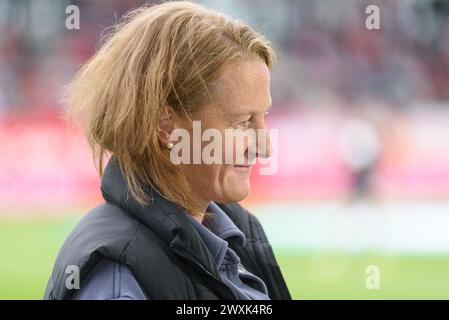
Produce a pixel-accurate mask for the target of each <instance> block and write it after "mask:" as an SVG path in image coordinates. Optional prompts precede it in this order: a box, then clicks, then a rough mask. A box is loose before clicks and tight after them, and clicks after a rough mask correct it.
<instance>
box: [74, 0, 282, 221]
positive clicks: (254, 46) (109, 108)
mask: <svg viewBox="0 0 449 320" xmlns="http://www.w3.org/2000/svg"><path fill="white" fill-rule="evenodd" d="M248 55H255V56H258V57H260V58H262V59H263V61H265V63H266V64H267V66H268V67H269V68H271V67H272V65H273V64H274V62H275V52H274V49H273V47H272V45H271V44H270V42H269V41H268V40H266V39H265V38H264V37H263V36H262V35H261V34H259V33H257V32H256V31H255V30H254V29H252V28H251V27H249V26H248V25H246V24H245V23H243V22H241V21H238V20H235V19H233V18H230V17H228V16H225V15H223V14H221V13H218V12H216V11H213V10H210V9H207V8H205V7H203V6H201V5H199V4H195V3H191V2H187V1H176V2H166V3H162V4H158V5H150V6H145V7H141V8H138V9H136V10H133V11H131V12H130V13H128V14H127V15H126V16H125V17H124V19H123V21H122V22H121V23H120V24H119V25H117V26H116V27H115V29H114V32H112V33H111V34H110V35H108V36H107V37H106V38H105V42H104V43H103V45H102V46H101V48H100V49H99V50H98V51H97V52H96V53H95V55H94V56H93V57H92V58H91V59H90V60H89V61H88V62H87V63H86V64H85V65H84V66H83V67H82V68H81V70H80V71H79V72H78V74H77V75H76V76H75V78H74V80H73V81H72V82H71V84H70V85H69V87H68V91H67V94H68V95H67V99H68V101H67V102H68V110H67V116H68V119H69V120H70V121H71V123H80V124H81V125H82V126H83V128H84V132H85V135H86V138H87V140H88V142H89V145H90V147H91V148H92V152H93V157H94V161H95V162H96V163H97V164H98V171H99V174H100V176H101V175H102V174H103V161H104V158H105V156H107V155H108V154H112V155H113V156H114V157H115V158H116V159H117V161H118V163H119V165H120V168H121V171H122V174H123V176H124V179H125V180H126V183H127V187H128V190H129V191H130V192H131V195H132V196H133V197H134V198H135V199H136V200H137V201H138V202H139V203H140V204H141V205H148V203H149V200H150V195H149V194H147V192H146V191H145V186H151V187H153V188H154V189H155V190H157V191H158V192H159V193H160V194H161V195H163V196H164V197H166V198H167V199H168V200H170V201H172V202H174V203H176V204H177V205H179V206H181V207H182V208H184V209H186V210H187V211H188V212H189V213H190V214H192V215H195V214H198V213H199V212H201V210H199V208H198V207H197V205H196V203H195V202H194V200H193V195H192V192H191V190H190V187H189V185H188V183H187V181H186V178H185V177H184V175H183V174H182V173H181V170H179V168H177V167H176V166H175V165H174V164H172V163H171V161H170V156H169V151H168V150H167V148H165V147H164V146H162V145H161V144H160V143H159V140H158V135H157V127H158V123H159V119H160V117H161V114H162V111H163V107H164V106H165V105H169V106H171V107H172V108H173V109H174V110H175V111H176V112H177V113H179V114H180V115H183V116H187V117H188V116H189V115H192V114H193V113H194V112H196V111H197V110H198V109H199V108H200V107H201V106H202V105H203V104H204V103H205V102H206V101H207V99H208V97H209V99H210V96H209V94H208V88H210V85H211V83H212V81H213V80H214V79H216V78H217V76H218V75H219V73H220V70H221V69H222V68H223V66H224V65H225V64H226V63H228V62H230V61H231V60H233V59H235V58H238V57H243V56H248Z"/></svg>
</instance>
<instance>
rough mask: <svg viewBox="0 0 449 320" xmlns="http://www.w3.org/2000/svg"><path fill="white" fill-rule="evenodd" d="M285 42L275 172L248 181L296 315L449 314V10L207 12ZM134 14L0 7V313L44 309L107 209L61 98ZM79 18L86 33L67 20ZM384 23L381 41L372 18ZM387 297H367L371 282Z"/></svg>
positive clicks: (58, 6) (274, 116) (340, 4)
mask: <svg viewBox="0 0 449 320" xmlns="http://www.w3.org/2000/svg"><path fill="white" fill-rule="evenodd" d="M199 2H201V3H204V4H206V5H208V6H210V7H213V8H216V9H219V10H221V11H223V12H225V13H228V14H231V15H233V16H236V17H239V18H242V19H244V20H246V21H248V22H250V23H251V24H252V25H254V26H255V27H256V28H257V29H258V30H260V31H262V32H263V33H265V34H266V35H267V37H268V38H269V39H271V40H273V41H274V42H275V44H276V46H277V49H278V51H279V54H280V56H279V64H278V65H277V67H276V68H275V70H274V72H273V76H272V95H273V99H274V105H273V109H272V112H271V114H270V116H269V117H268V118H269V119H268V122H269V125H270V127H271V128H276V129H278V130H279V150H278V152H279V163H278V168H279V169H278V171H277V173H276V174H275V175H272V176H258V175H253V177H252V180H253V181H252V182H253V183H252V194H251V196H250V197H249V198H248V199H247V200H245V205H246V206H247V207H248V208H249V209H250V210H251V211H252V212H253V213H254V214H256V215H257V216H258V217H259V218H260V219H261V220H262V222H263V224H264V226H265V228H266V231H267V233H268V235H269V237H270V239H271V241H272V245H273V247H274V249H275V253H276V255H277V257H278V259H279V261H280V264H281V267H282V269H283V271H284V274H285V277H286V280H287V283H288V285H289V287H290V290H291V292H292V294H293V297H294V298H295V299H313V298H321V299H348V298H355V299H393V298H396V299H418V298H422V299H431V298H434V299H448V298H449V254H448V253H449V232H448V230H449V2H448V1H443V0H419V1H418V0H388V1H375V0H373V1H362V0H349V1H348V0H345V1H343V0H338V1H335V0H319V1H317V0H283V1H276V2H274V1H270V0H246V1H242V0H238V1H237V0H235V1H231V0H228V1H225V0H223V1H212V0H211V1H199ZM142 3H143V1H135V0H126V1H124V0H120V1H119V0H98V1H67V0H61V1H59V0H58V1H57V0H34V1H31V0H29V1H27V0H19V1H16V0H0V146H1V147H0V154H1V156H0V298H1V299H40V298H41V297H42V295H43V290H44V288H45V286H46V282H47V279H48V276H49V275H50V271H51V268H52V265H53V262H54V259H55V257H56V254H57V252H58V249H59V247H60V246H61V244H62V242H63V241H64V239H65V237H66V236H67V235H68V233H69V232H70V230H71V229H72V228H73V226H74V225H75V224H76V223H77V222H78V221H79V220H80V218H81V217H82V215H83V214H85V213H86V212H87V211H88V210H89V209H90V208H92V207H93V206H94V205H95V204H96V203H98V202H99V201H101V195H100V190H99V182H100V179H99V177H98V175H97V174H96V171H95V168H94V165H93V162H92V160H91V155H90V153H89V149H88V148H87V145H86V143H85V141H84V139H83V136H82V134H81V133H80V132H76V131H73V130H71V129H69V128H67V125H66V123H65V122H64V121H63V119H62V115H63V111H64V105H63V103H62V102H60V99H59V96H60V92H61V90H62V88H63V86H64V84H66V83H67V82H68V81H70V79H71V78H72V77H73V75H74V73H75V72H76V71H77V70H78V69H79V67H80V65H81V64H82V63H83V62H85V61H86V60H87V59H88V58H89V56H90V55H91V54H92V53H93V52H94V50H95V48H96V47H98V42H99V40H100V39H101V33H102V31H103V30H104V29H105V28H106V27H109V26H112V25H114V23H115V22H116V21H117V20H118V19H119V18H120V16H121V15H122V14H123V13H125V12H127V11H128V10H130V9H132V8H134V7H136V6H138V5H140V4H142ZM70 4H74V5H77V6H78V7H79V8H80V17H81V24H80V29H79V30H67V29H66V27H65V19H66V17H67V16H68V15H67V14H66V12H65V9H66V7H67V6H68V5H70ZM370 4H374V5H377V6H378V7H379V9H380V29H379V30H368V29H366V27H365V19H366V18H367V14H365V8H366V6H367V5H370ZM369 265H375V266H378V267H379V271H380V288H379V289H378V290H369V289H368V288H367V287H366V285H365V282H366V279H367V274H366V273H365V271H366V268H367V266H369Z"/></svg>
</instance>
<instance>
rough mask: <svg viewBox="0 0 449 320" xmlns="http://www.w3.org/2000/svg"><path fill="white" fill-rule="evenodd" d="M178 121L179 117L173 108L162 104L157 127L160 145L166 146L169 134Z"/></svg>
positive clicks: (177, 124) (176, 126) (177, 125)
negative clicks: (162, 107)
mask: <svg viewBox="0 0 449 320" xmlns="http://www.w3.org/2000/svg"><path fill="white" fill-rule="evenodd" d="M179 122H180V118H179V116H178V115H177V114H176V112H175V110H174V109H173V108H172V107H170V106H164V109H163V111H162V115H161V117H160V118H159V123H158V127H157V136H158V139H159V142H160V143H161V144H162V145H165V146H167V145H168V144H169V143H170V134H171V132H172V131H173V130H174V129H175V128H178V127H179V124H180V123H179Z"/></svg>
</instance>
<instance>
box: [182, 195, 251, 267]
mask: <svg viewBox="0 0 449 320" xmlns="http://www.w3.org/2000/svg"><path fill="white" fill-rule="evenodd" d="M207 211H208V212H211V213H212V215H208V216H206V217H205V218H204V219H203V223H202V224H201V223H199V222H198V221H197V220H196V219H194V218H193V217H191V216H190V215H188V216H189V217H190V219H191V220H192V222H193V225H194V227H195V229H196V230H197V231H198V233H199V235H200V237H201V238H202V239H203V241H204V244H205V245H206V247H207V248H208V249H209V251H210V253H211V254H212V256H213V257H214V259H215V262H216V264H217V266H220V265H221V264H222V262H223V259H224V256H225V254H226V251H227V249H228V242H227V241H226V239H229V238H231V237H236V239H237V242H238V244H240V245H241V246H244V245H245V244H246V238H245V235H244V234H243V232H242V231H241V230H240V229H239V228H237V226H236V225H235V224H234V222H233V221H232V220H231V219H230V218H229V217H228V216H227V214H226V213H225V212H224V211H223V210H222V209H221V208H220V207H219V206H218V205H217V204H216V203H214V202H210V203H209V205H208V207H207Z"/></svg>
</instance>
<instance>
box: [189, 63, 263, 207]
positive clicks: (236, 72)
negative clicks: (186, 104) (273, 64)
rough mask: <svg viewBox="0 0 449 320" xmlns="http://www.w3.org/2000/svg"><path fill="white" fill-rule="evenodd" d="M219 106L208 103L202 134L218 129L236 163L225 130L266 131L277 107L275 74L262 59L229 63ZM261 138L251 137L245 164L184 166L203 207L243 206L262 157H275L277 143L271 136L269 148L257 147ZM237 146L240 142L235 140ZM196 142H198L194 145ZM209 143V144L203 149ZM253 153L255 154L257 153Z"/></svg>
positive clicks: (217, 94) (197, 117)
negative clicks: (273, 101)
mask: <svg viewBox="0 0 449 320" xmlns="http://www.w3.org/2000/svg"><path fill="white" fill-rule="evenodd" d="M214 91H215V92H214V95H213V103H211V104H207V105H205V106H204V107H203V108H202V109H201V110H200V111H199V113H198V114H197V115H195V117H194V119H193V120H199V121H201V130H202V131H203V132H204V130H206V129H208V128H214V129H218V130H219V131H220V133H221V136H222V137H223V146H222V150H223V154H224V153H225V152H224V150H226V149H225V148H226V145H229V144H231V148H232V150H233V153H234V160H235V159H236V156H235V154H236V144H235V143H233V141H228V140H229V139H228V140H227V139H225V136H226V135H225V130H226V129H227V130H228V131H229V130H232V131H233V132H234V133H235V132H237V131H242V130H245V129H253V130H255V132H256V133H258V132H259V133H260V132H261V131H260V130H262V132H266V130H267V129H266V126H265V115H266V114H267V113H268V110H269V107H270V106H271V95H270V72H269V69H268V67H267V65H266V64H265V63H264V61H263V60H262V59H260V58H252V59H249V58H248V59H246V60H238V61H234V62H233V63H230V64H228V65H227V66H226V67H225V69H224V70H223V73H222V74H221V76H220V77H219V78H218V81H217V85H216V87H215V89H214ZM255 137H256V139H254V137H253V138H246V139H245V143H244V148H243V151H244V165H236V164H235V163H236V162H234V164H227V163H226V162H225V159H224V155H223V161H222V163H223V164H204V163H203V162H202V163H201V164H189V165H182V170H183V172H184V174H185V176H186V178H187V181H188V182H189V185H190V186H191V188H192V191H193V192H194V195H195V197H196V198H197V200H198V202H199V204H201V206H202V207H204V208H205V207H206V206H207V205H208V203H209V202H210V201H216V202H220V203H228V202H238V201H241V200H243V199H245V198H246V197H247V196H248V194H249V191H250V184H249V176H250V172H251V165H250V163H253V160H254V159H255V158H256V157H268V156H270V155H271V145H270V141H269V138H268V134H267V135H266V137H267V139H266V140H265V146H259V145H257V135H256V136H255ZM234 142H235V141H234ZM192 143H193V142H192ZM208 143H209V142H203V143H202V148H204V146H205V145H207V144H208ZM252 150H254V151H253V152H252Z"/></svg>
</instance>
